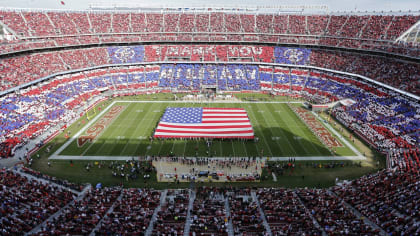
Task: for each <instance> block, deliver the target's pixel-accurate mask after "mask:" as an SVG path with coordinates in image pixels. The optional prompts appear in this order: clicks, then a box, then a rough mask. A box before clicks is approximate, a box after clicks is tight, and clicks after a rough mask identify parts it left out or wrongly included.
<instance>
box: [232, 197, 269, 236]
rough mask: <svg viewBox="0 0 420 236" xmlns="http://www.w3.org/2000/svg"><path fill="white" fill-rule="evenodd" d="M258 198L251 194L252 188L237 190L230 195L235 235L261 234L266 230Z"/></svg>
mask: <svg viewBox="0 0 420 236" xmlns="http://www.w3.org/2000/svg"><path fill="white" fill-rule="evenodd" d="M256 200H257V199H255V198H253V197H252V196H251V190H250V189H241V190H237V191H234V192H233V194H231V195H230V196H229V208H230V213H231V219H232V225H233V231H234V234H235V235H243V234H250V235H261V234H264V233H265V232H266V228H265V227H264V225H263V218H262V215H261V214H260V211H259V207H258V203H257V202H256Z"/></svg>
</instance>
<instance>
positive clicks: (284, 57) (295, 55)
mask: <svg viewBox="0 0 420 236" xmlns="http://www.w3.org/2000/svg"><path fill="white" fill-rule="evenodd" d="M310 55H311V49H307V48H288V47H275V49H274V57H275V62H276V63H281V64H293V65H306V64H307V62H308V61H309V58H310Z"/></svg>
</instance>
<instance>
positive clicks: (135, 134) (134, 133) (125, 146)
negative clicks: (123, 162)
mask: <svg viewBox="0 0 420 236" xmlns="http://www.w3.org/2000/svg"><path fill="white" fill-rule="evenodd" d="M136 108H137V107H136ZM142 109H145V107H142ZM146 110H147V111H148V110H149V109H146ZM142 113H143V112H139V113H138V114H137V115H136V118H137V117H139V116H141V115H142ZM144 118H146V115H143V118H142V119H141V121H140V122H139V124H142V123H143V120H144ZM132 120H133V121H132V122H131V125H130V126H129V128H132V127H133V123H134V122H136V121H139V120H138V119H132ZM140 127H142V128H143V126H142V125H137V127H136V128H135V130H134V132H133V133H132V134H131V136H130V137H129V139H128V140H131V138H133V137H134V136H137V130H138V129H139V128H140ZM128 130H130V129H128ZM140 142H141V141H139V143H140ZM127 147H128V142H127V143H126V144H125V145H124V148H123V149H122V151H121V154H123V153H124V151H125V149H127ZM136 147H137V146H136Z"/></svg>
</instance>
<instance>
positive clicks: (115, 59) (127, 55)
mask: <svg viewBox="0 0 420 236" xmlns="http://www.w3.org/2000/svg"><path fill="white" fill-rule="evenodd" d="M108 54H109V57H110V58H111V61H112V63H113V64H122V63H135V62H143V60H144V46H143V45H141V46H129V47H109V48H108Z"/></svg>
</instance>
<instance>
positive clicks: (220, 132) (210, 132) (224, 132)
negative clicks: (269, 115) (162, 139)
mask: <svg viewBox="0 0 420 236" xmlns="http://www.w3.org/2000/svg"><path fill="white" fill-rule="evenodd" d="M155 132H165V133H175V134H179V133H181V134H185V133H191V134H246V133H251V132H252V130H240V131H239V130H238V131H182V130H165V129H156V131H155Z"/></svg>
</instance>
